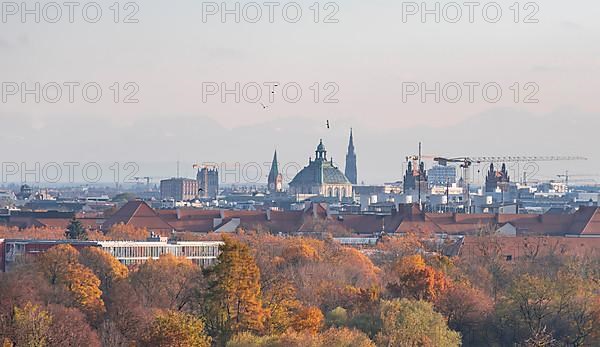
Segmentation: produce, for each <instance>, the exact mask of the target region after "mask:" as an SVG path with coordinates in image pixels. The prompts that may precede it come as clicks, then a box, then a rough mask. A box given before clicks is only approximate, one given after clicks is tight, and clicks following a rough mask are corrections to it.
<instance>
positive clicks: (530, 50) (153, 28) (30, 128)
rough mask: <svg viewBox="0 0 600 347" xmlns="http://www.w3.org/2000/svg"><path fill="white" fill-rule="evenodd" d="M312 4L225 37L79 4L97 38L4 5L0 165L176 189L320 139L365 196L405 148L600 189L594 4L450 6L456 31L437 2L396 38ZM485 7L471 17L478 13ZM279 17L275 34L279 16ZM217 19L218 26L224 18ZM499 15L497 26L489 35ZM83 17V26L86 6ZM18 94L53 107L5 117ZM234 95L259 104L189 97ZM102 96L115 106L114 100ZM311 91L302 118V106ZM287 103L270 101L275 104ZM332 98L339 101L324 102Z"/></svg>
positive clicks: (84, 27) (178, 6)
mask: <svg viewBox="0 0 600 347" xmlns="http://www.w3.org/2000/svg"><path fill="white" fill-rule="evenodd" d="M314 2H315V1H296V2H294V3H293V4H292V5H294V4H297V6H292V5H290V3H292V2H287V1H284V2H280V3H278V6H276V7H275V10H274V16H273V20H274V23H270V22H269V13H268V11H269V10H268V9H269V8H268V7H267V6H265V5H263V2H258V4H259V6H260V8H261V9H262V11H263V13H262V18H261V19H260V20H259V22H258V23H249V22H248V21H247V20H251V19H252V18H251V17H255V16H254V15H255V13H254V12H253V8H252V7H248V6H246V8H247V10H248V11H247V13H246V14H247V15H248V16H243V14H242V16H241V18H240V23H235V18H234V15H228V16H227V17H226V21H225V23H222V20H221V17H220V13H219V14H216V15H212V16H208V17H207V20H206V23H204V22H203V7H204V8H205V9H206V8H207V6H209V5H207V4H208V2H204V3H203V2H201V1H176V2H173V3H167V2H165V1H154V0H145V1H143V2H137V3H135V5H136V6H132V5H129V6H126V3H127V2H121V3H119V8H120V11H119V22H120V23H118V24H117V23H114V15H115V11H114V10H112V9H111V6H112V4H113V3H114V1H113V0H111V1H97V2H96V3H97V4H98V6H99V7H100V8H101V9H102V17H101V18H100V20H99V21H98V22H97V23H88V22H86V20H85V18H84V17H83V16H82V13H81V9H82V7H83V6H84V5H86V4H88V2H81V3H78V4H79V6H78V7H76V8H75V10H74V17H73V19H74V23H69V18H68V9H67V8H66V7H62V11H63V13H62V17H61V19H60V20H59V21H58V23H48V21H47V19H50V20H51V19H52V18H54V17H56V16H55V12H54V10H53V9H52V8H50V7H47V8H46V13H42V14H41V18H40V21H41V23H35V21H34V19H35V18H34V16H33V15H28V16H26V18H25V21H26V23H22V22H21V17H20V14H21V13H17V14H11V13H12V12H11V11H13V9H14V8H12V7H10V6H9V5H7V2H4V3H3V8H2V11H3V12H2V15H3V16H2V18H1V19H0V81H1V82H2V83H3V86H4V88H3V89H4V90H3V91H4V92H5V94H8V95H5V97H6V100H0V124H1V126H0V129H1V130H0V146H1V148H2V151H1V153H2V154H1V157H2V158H1V159H0V161H2V162H19V163H20V162H40V163H42V165H44V163H47V162H51V161H56V162H63V161H78V162H82V163H85V162H92V161H93V162H105V163H106V162H113V161H117V162H119V163H125V162H127V161H136V162H138V163H139V164H140V167H141V169H140V172H139V175H144V176H145V175H151V176H170V175H174V174H175V162H176V161H177V160H178V159H179V160H181V161H182V166H181V172H182V174H184V175H188V176H191V175H192V173H193V170H192V168H191V163H192V162H219V163H221V162H227V163H232V162H240V163H242V165H244V163H248V162H257V163H264V162H268V161H270V159H271V157H272V152H273V150H274V149H275V148H277V149H278V152H279V158H280V160H281V161H282V162H284V163H289V162H294V163H299V164H301V165H304V164H305V163H306V162H307V160H308V156H310V155H314V153H313V152H314V149H315V147H316V145H317V143H318V141H319V138H323V139H324V142H325V145H326V146H327V147H328V149H329V151H330V154H331V155H333V157H334V160H335V161H336V163H337V164H338V165H339V166H340V167H342V168H343V166H344V155H345V149H346V146H347V137H348V132H349V129H350V127H353V128H354V131H355V142H356V143H355V144H356V147H357V154H358V170H359V180H360V181H363V180H364V181H365V182H367V183H378V182H384V181H393V180H397V179H399V178H400V177H401V174H402V173H401V170H402V168H403V162H404V157H405V156H406V155H410V154H414V153H415V152H416V150H417V143H418V141H419V140H422V141H423V142H424V151H425V152H426V153H429V154H435V155H444V156H463V155H473V156H475V155H519V154H522V155H583V156H587V157H589V158H590V160H589V161H587V162H581V163H580V162H574V163H568V162H567V163H551V164H543V165H542V167H541V172H540V173H539V177H552V176H554V175H556V174H557V173H559V172H563V171H564V170H565V169H567V168H569V167H570V168H569V169H570V171H571V172H572V173H600V155H599V153H598V152H599V150H598V129H600V120H599V119H600V118H599V116H600V103H599V102H598V97H599V94H598V93H599V91H600V44H599V42H600V22H598V20H597V18H598V17H600V3H598V2H597V1H592V0H585V1H577V0H575V1H568V2H567V1H558V0H545V1H543V2H531V3H530V4H529V5H526V4H527V3H529V2H528V1H523V2H520V3H518V4H519V6H518V7H519V13H518V16H517V13H516V8H514V7H513V8H511V6H513V3H514V2H515V1H514V0H510V1H496V2H487V1H482V2H481V3H480V4H479V6H476V7H475V8H474V12H473V20H474V23H470V22H469V8H468V7H465V6H464V5H461V4H463V2H457V4H459V7H460V8H461V10H462V12H463V13H462V18H461V20H459V21H458V23H450V22H449V20H452V18H455V17H456V16H455V14H456V13H455V12H454V11H455V8H453V7H448V5H447V4H448V3H449V2H448V1H444V2H441V3H440V4H441V5H440V8H441V9H442V10H441V12H442V16H441V18H440V23H436V22H435V18H434V15H428V16H427V17H426V18H425V23H422V20H421V17H420V13H417V14H415V15H412V16H408V17H407V18H406V20H405V21H403V9H404V10H409V9H412V8H410V7H409V4H408V2H405V3H403V2H400V1H391V0H387V1H382V0H371V1H360V2H359V1H355V0H344V1H343V2H336V3H333V2H332V3H330V4H329V5H326V4H328V2H327V1H323V2H320V3H318V5H319V6H318V7H319V9H320V11H319V18H318V21H319V23H315V22H314V20H315V7H312V9H311V6H314V5H313V3H314ZM26 3H27V5H28V6H29V8H30V9H33V8H34V6H35V2H34V1H26ZM247 3H248V2H247V1H245V2H241V3H240V4H241V5H240V8H244V5H246V4H247ZM418 3H419V4H420V3H421V1H418ZM426 3H427V6H428V8H430V9H433V8H434V6H435V2H434V1H426ZM490 3H491V4H490ZM45 4H46V2H43V3H41V8H43V7H44V5H45ZM486 4H487V7H486V8H487V9H488V12H487V16H488V17H485V16H484V15H483V14H482V11H483V10H482V9H483V8H484V5H486ZM217 5H219V4H217ZM285 5H287V6H288V7H287V8H288V10H289V11H288V15H289V16H288V17H284V16H283V15H282V8H283V7H284V6H285ZM444 5H446V12H445V14H446V15H444V11H443V8H444ZM492 5H493V6H492ZM7 6H8V7H7ZM227 6H228V8H230V9H233V8H234V6H235V2H233V1H228V2H227ZM88 7H90V6H88ZM295 7H300V8H301V9H302V16H301V17H300V19H299V21H298V22H297V23H288V22H286V19H293V17H294V8H295ZM498 7H499V8H501V9H502V16H501V17H500V18H499V20H498V22H497V23H490V22H489V21H492V20H493V19H494V17H496V15H495V13H494V11H495V9H496V8H498ZM208 8H209V9H210V7H208ZM88 9H89V8H88ZM113 9H114V8H113ZM41 12H43V10H41ZM133 12H135V14H134V15H133V17H131V18H132V19H137V20H138V21H139V22H138V23H122V22H123V21H124V20H125V17H126V15H128V14H132V13H133ZM333 13H335V14H334V15H333V17H331V19H336V20H338V23H324V21H325V18H326V17H327V15H329V14H333ZM88 15H89V17H87V18H88V19H93V16H94V7H91V9H89V11H88ZM515 20H517V21H518V22H519V23H515ZM535 20H537V21H538V23H525V22H526V21H535ZM269 81H277V82H279V83H280V85H279V86H278V87H274V88H273V89H275V94H271V88H270V87H266V86H263V83H265V82H269ZM23 82H24V83H26V86H27V87H28V88H33V86H34V84H35V83H36V82H39V83H40V85H41V86H46V87H47V88H46V92H47V95H46V96H47V97H48V98H52V97H53V96H54V92H53V90H54V89H53V87H52V86H53V84H52V83H57V84H59V85H62V87H61V91H62V93H63V95H62V99H61V100H60V101H59V102H57V103H49V102H47V101H45V100H44V98H43V96H44V95H42V99H41V100H40V102H39V103H36V102H35V100H34V97H33V96H32V95H25V97H27V99H26V100H25V102H22V101H21V96H22V91H21V90H19V91H18V92H17V94H16V95H10V94H12V93H7V88H11V87H13V86H14V85H15V84H14V83H16V84H17V85H18V86H19V88H20V87H21V83H23ZM65 82H66V83H69V82H78V83H80V84H81V85H84V84H86V83H90V82H93V83H97V85H98V86H100V88H101V89H102V98H101V100H100V101H99V102H97V103H91V102H87V101H85V100H84V99H83V97H82V95H81V86H79V87H74V88H75V94H74V101H73V102H72V103H70V102H68V100H67V99H68V97H67V92H68V89H67V87H66V86H64V83H65ZM128 82H132V83H134V84H135V86H137V87H139V91H137V93H136V94H135V96H134V98H135V99H138V100H139V102H138V103H123V99H124V98H125V97H126V96H127V95H128V94H129V93H130V92H132V91H135V88H134V86H133V85H130V86H129V87H128V88H125V84H126V83H128ZM236 82H239V83H240V85H241V86H246V87H247V89H246V92H247V93H246V94H244V95H245V96H246V99H252V98H253V96H254V94H255V93H254V89H253V87H252V86H253V85H254V83H257V84H259V85H261V86H262V88H261V89H262V90H261V92H262V94H263V95H262V98H261V99H260V101H257V102H255V103H252V102H248V101H246V100H244V97H243V96H244V95H241V100H240V102H239V103H236V102H235V100H234V96H233V95H227V100H226V102H225V103H223V102H222V101H221V93H220V92H218V93H217V94H216V95H211V96H207V97H206V100H203V83H205V84H206V83H216V84H217V85H219V87H221V86H222V83H224V84H225V85H226V86H227V88H229V89H233V88H234V86H235V83H236ZM436 82H439V83H440V88H441V89H444V88H443V87H444V86H445V87H446V88H445V90H444V91H445V92H446V94H442V97H441V100H440V102H439V103H438V102H435V100H434V99H435V97H434V96H433V95H427V100H426V102H422V100H421V94H420V93H418V92H417V93H416V95H410V96H407V97H406V100H403V88H406V86H407V84H411V85H412V86H415V85H418V86H419V88H421V87H422V86H425V87H427V88H428V89H433V88H434V86H435V83H436ZM469 82H471V83H473V84H476V85H477V86H476V87H474V88H475V89H474V94H473V102H469V97H468V95H467V92H468V91H469V89H468V87H466V86H465V85H464V83H469ZM115 83H119V88H118V89H119V90H120V94H119V97H118V99H119V101H120V102H119V103H115V101H114V92H113V90H114V86H115ZM315 83H318V86H319V88H318V90H319V91H320V92H319V95H318V101H319V102H315V100H314V98H315V86H316V84H315ZM327 83H330V84H327ZM515 83H518V84H515ZM528 83H529V84H528ZM9 84H10V86H9ZM423 84H424V85H423ZM486 84H490V85H493V86H496V87H500V90H501V91H502V97H501V99H500V100H499V101H498V102H496V103H492V102H491V101H490V100H489V99H493V97H494V93H493V92H492V93H490V92H489V90H488V93H487V94H486V97H487V98H488V100H486V99H485V98H484V97H483V95H482V86H483V85H486ZM284 85H289V86H291V85H295V86H299V87H300V89H301V91H302V98H301V99H300V101H298V102H297V103H292V102H291V101H289V100H288V101H286V100H285V99H284V97H283V94H284V92H283V90H282V86H284ZM457 85H458V86H461V91H462V92H463V95H462V99H461V100H460V101H458V102H456V103H450V102H448V101H447V100H445V99H444V96H446V99H452V98H453V97H454V96H455V94H456V93H455V91H456V88H455V87H456V86H457ZM111 86H113V87H111ZM403 86H404V87H403ZM111 88H112V89H111ZM515 90H519V93H518V95H515ZM8 91H11V90H8ZM289 91H290V90H289V89H288V93H286V96H287V97H288V99H292V98H293V97H294V93H293V90H292V92H289ZM331 92H335V94H333V95H332V96H331V99H337V100H338V102H337V103H324V102H323V100H325V98H326V97H327V96H328V95H329V94H330V93H331ZM531 93H534V94H532V95H530V94H531ZM240 94H241V92H240ZM290 95H291V96H290ZM490 95H491V96H490ZM271 96H273V100H274V102H272V103H271V102H270V100H269V98H270V97H271ZM528 96H530V97H529V98H527V97H528ZM88 97H89V94H88ZM515 98H516V100H515ZM525 100H538V102H537V103H525V102H524V101H525ZM204 101H206V102H204ZM255 101H256V100H255ZM261 102H262V103H263V104H265V105H266V106H268V108H267V109H264V108H263V106H261V104H260V103H261ZM327 119H329V120H330V122H331V125H332V127H331V129H329V130H328V129H326V128H325V121H326V120H327ZM266 174H267V172H265V175H266Z"/></svg>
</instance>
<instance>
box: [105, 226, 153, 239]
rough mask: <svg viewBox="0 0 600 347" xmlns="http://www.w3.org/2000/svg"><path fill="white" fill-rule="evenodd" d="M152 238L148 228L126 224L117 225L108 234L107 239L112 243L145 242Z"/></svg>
mask: <svg viewBox="0 0 600 347" xmlns="http://www.w3.org/2000/svg"><path fill="white" fill-rule="evenodd" d="M148 236H150V233H149V232H148V230H147V229H146V228H136V227H134V226H133V225H126V224H124V223H119V224H115V225H113V226H112V227H110V229H109V230H108V232H107V233H106V238H107V239H108V240H111V241H144V240H146V239H147V238H148Z"/></svg>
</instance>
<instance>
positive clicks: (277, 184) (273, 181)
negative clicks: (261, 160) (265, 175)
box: [267, 150, 283, 192]
mask: <svg viewBox="0 0 600 347" xmlns="http://www.w3.org/2000/svg"><path fill="white" fill-rule="evenodd" d="M267 183H268V185H269V191H271V192H280V191H281V190H282V189H283V175H281V173H279V163H278V162H277V150H275V154H273V162H272V163H271V171H270V172H269V179H268V182H267Z"/></svg>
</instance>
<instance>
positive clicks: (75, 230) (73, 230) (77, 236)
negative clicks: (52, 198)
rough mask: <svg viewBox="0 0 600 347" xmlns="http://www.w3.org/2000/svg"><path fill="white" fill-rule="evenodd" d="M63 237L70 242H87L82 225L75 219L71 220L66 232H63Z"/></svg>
mask: <svg viewBox="0 0 600 347" xmlns="http://www.w3.org/2000/svg"><path fill="white" fill-rule="evenodd" d="M65 237H66V238H67V239H71V240H87V235H86V232H85V228H84V227H83V224H81V222H80V221H79V220H77V219H75V218H73V219H71V222H70V223H69V226H67V230H66V231H65Z"/></svg>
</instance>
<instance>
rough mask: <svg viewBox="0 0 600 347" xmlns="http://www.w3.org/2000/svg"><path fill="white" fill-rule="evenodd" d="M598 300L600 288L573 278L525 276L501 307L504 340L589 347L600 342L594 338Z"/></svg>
mask: <svg viewBox="0 0 600 347" xmlns="http://www.w3.org/2000/svg"><path fill="white" fill-rule="evenodd" d="M596 300H598V294H597V286H595V285H594V284H593V283H589V282H586V281H585V280H583V279H581V278H579V277H577V276H575V275H573V274H570V273H563V272H559V273H558V274H557V275H556V276H555V277H542V276H537V275H532V274H527V273H526V274H522V275H519V276H517V277H515V279H514V281H513V282H512V283H511V286H510V289H509V290H508V291H507V293H506V295H505V297H504V298H503V300H502V301H501V302H500V304H499V305H498V308H497V313H496V314H497V318H498V327H499V329H500V330H501V332H503V333H502V334H501V335H502V336H506V335H512V336H514V338H513V339H514V340H516V341H518V342H522V343H525V342H526V341H537V340H546V339H554V340H557V341H559V342H560V343H562V344H564V345H573V346H585V345H590V343H591V341H594V340H595V341H596V342H598V340H597V339H596V337H595V336H594V331H595V327H594V325H595V324H598V322H599V321H598V319H599V318H600V311H598V308H599V307H598V306H597V304H596V303H597V301H596ZM584 303H585V304H584ZM507 330H508V331H507Z"/></svg>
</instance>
